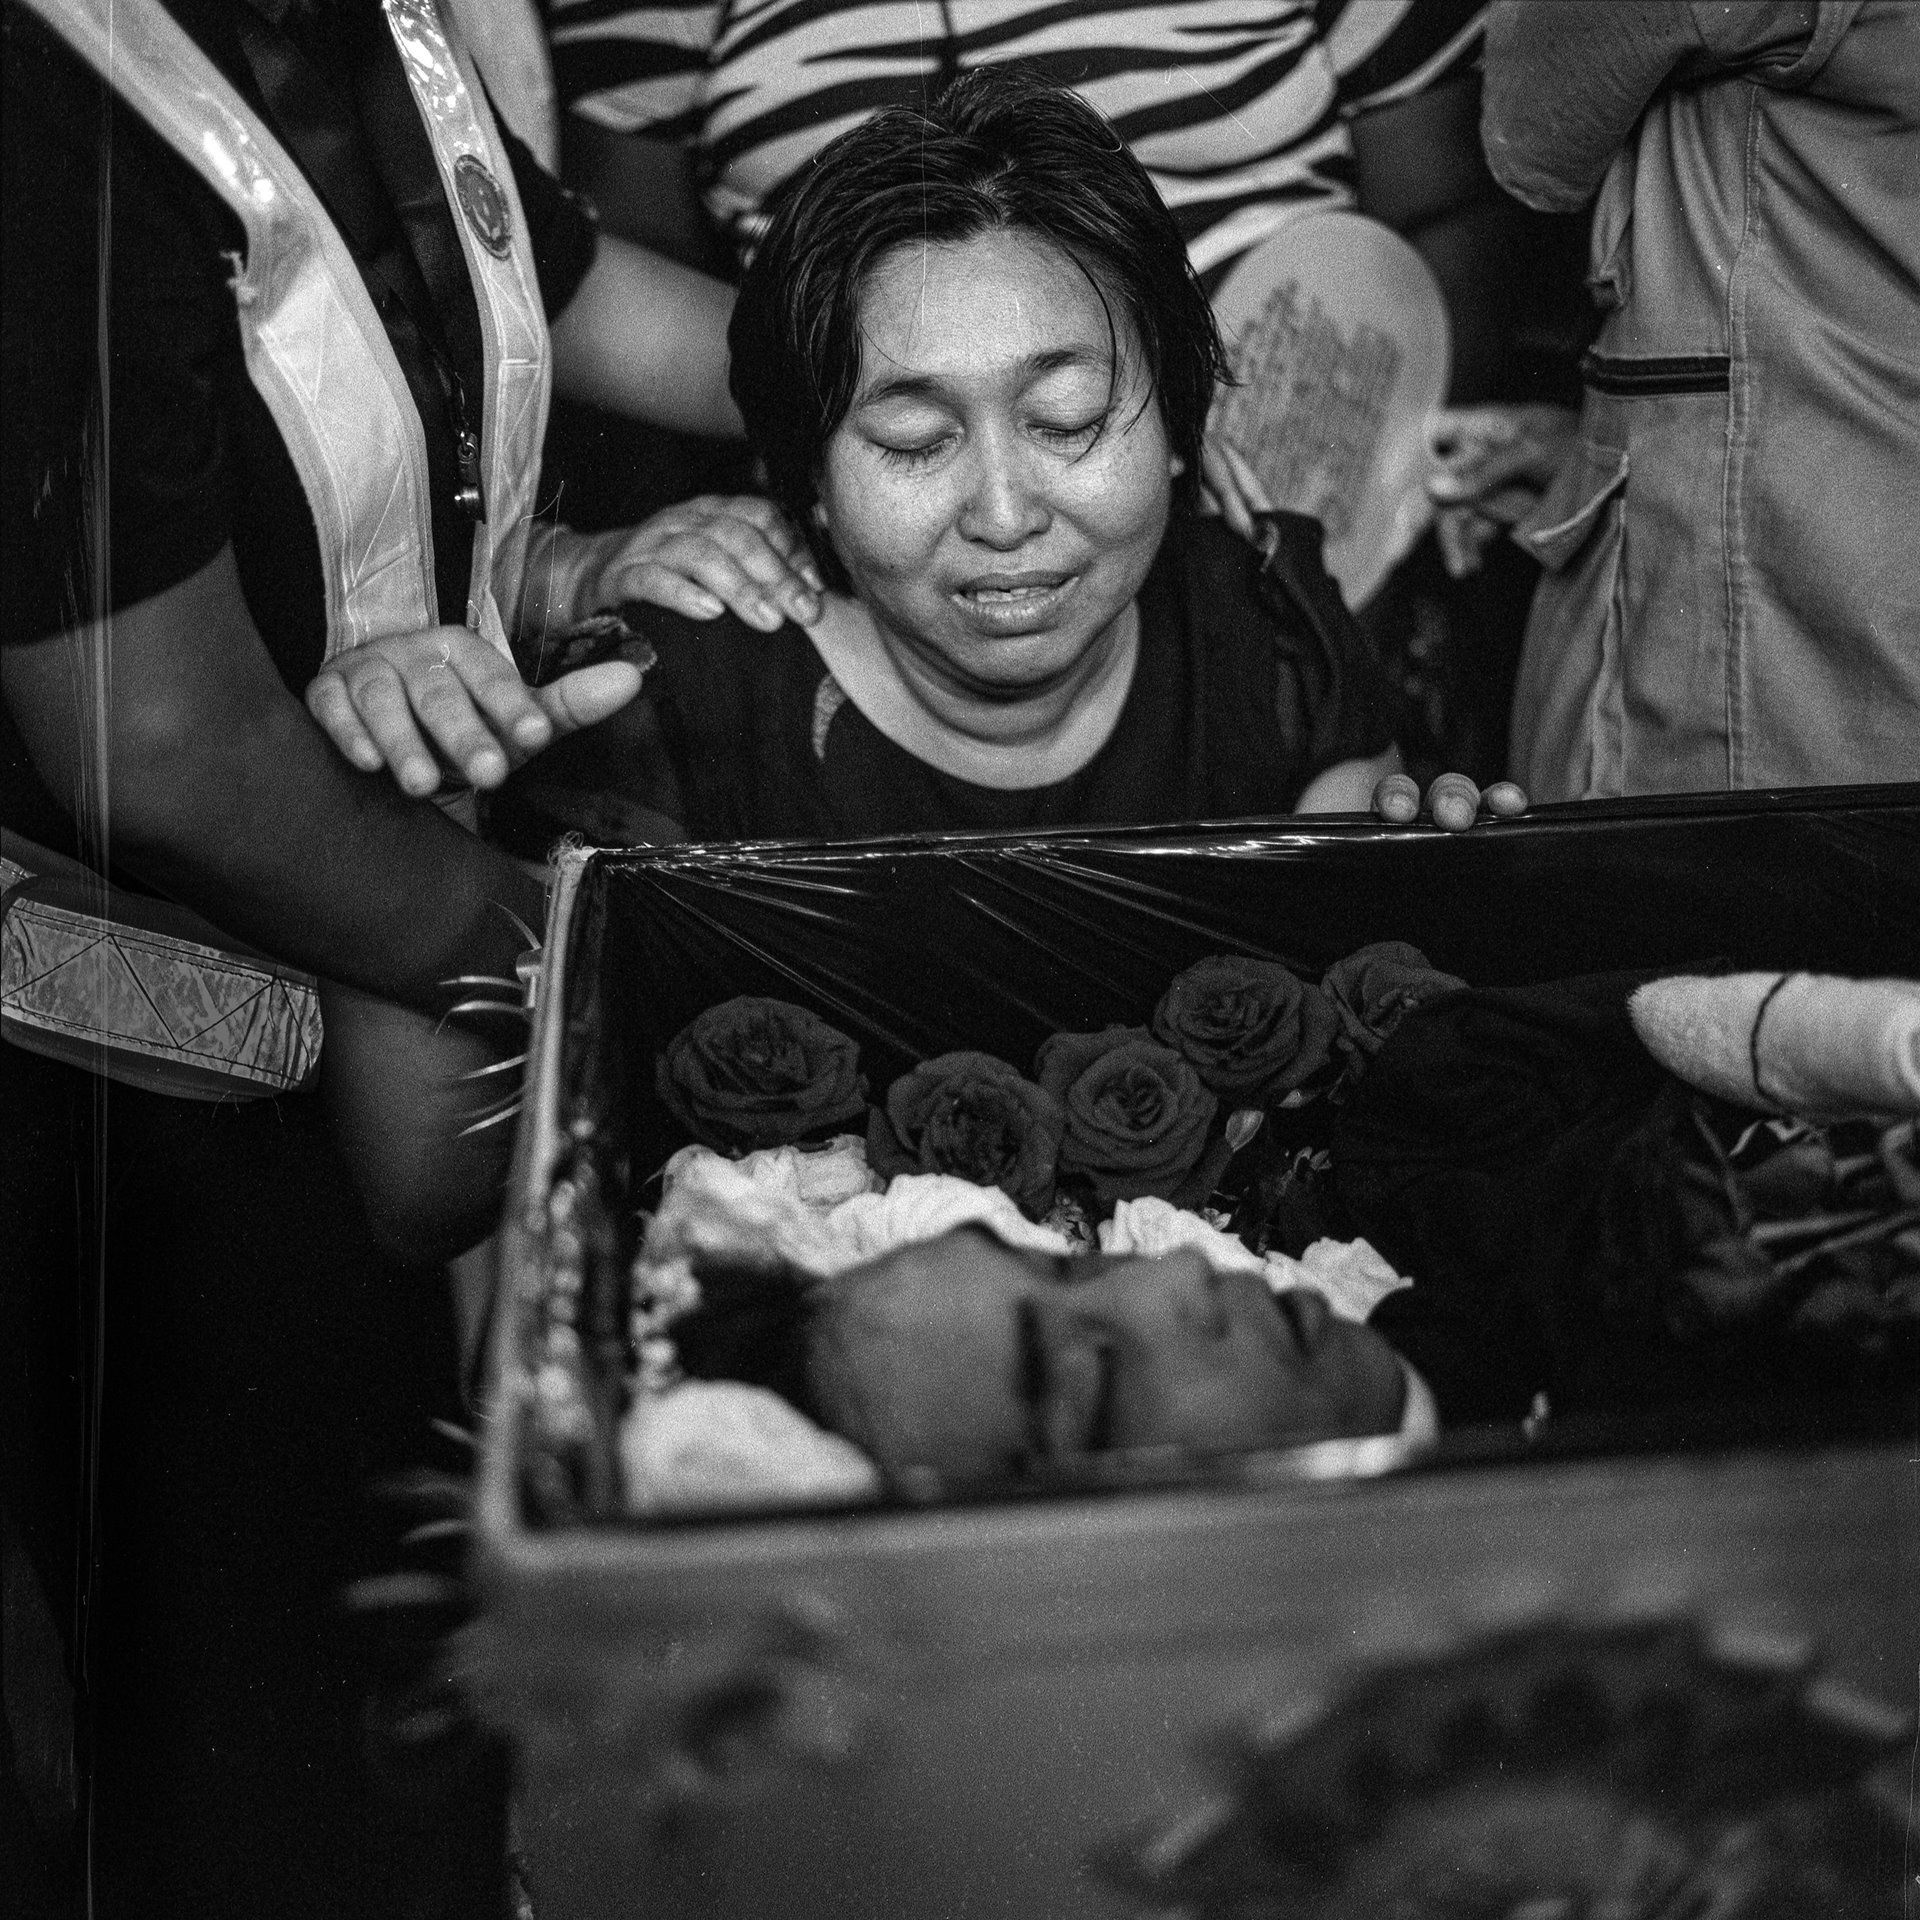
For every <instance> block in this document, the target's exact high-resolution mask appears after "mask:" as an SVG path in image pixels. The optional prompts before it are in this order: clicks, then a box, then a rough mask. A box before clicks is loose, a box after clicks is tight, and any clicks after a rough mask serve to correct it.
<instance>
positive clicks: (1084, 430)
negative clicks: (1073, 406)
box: [1032, 413, 1107, 448]
mask: <svg viewBox="0 0 1920 1920" xmlns="http://www.w3.org/2000/svg"><path fill="white" fill-rule="evenodd" d="M1106 425H1107V415H1106V414H1105V413H1097V414H1095V415H1094V417H1093V418H1092V419H1091V420H1083V421H1081V422H1080V423H1079V425H1077V426H1063V425H1060V424H1059V423H1057V422H1054V421H1050V420H1036V421H1035V422H1034V423H1033V429H1032V430H1033V432H1034V433H1035V435H1037V436H1038V437H1039V438H1040V439H1042V440H1044V441H1046V442H1047V443H1048V444H1049V445H1052V446H1057V447H1069V448H1084V447H1090V446H1092V445H1093V443H1094V442H1095V441H1096V440H1098V439H1099V438H1100V436H1101V434H1102V433H1103V432H1105V430H1106Z"/></svg>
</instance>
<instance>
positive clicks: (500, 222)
mask: <svg viewBox="0 0 1920 1920" xmlns="http://www.w3.org/2000/svg"><path fill="white" fill-rule="evenodd" d="M453 185H454V191H455V192H456V193H458V194H459V196H460V211H461V212H462V213H464V214H465V215H466V216H467V225H468V226H470V227H471V228H472V229H473V230H474V232H475V233H476V234H477V235H478V236H479V239H480V244H481V245H482V246H483V247H485V248H486V250H487V251H488V252H489V253H490V254H492V255H493V256H494V257H495V258H496V259H500V260H504V259H505V258H506V257H507V249H508V248H509V247H511V246H512V245H513V215H512V213H511V212H510V211H509V209H508V207H507V196H506V193H505V191H504V190H503V189H502V188H501V185H500V182H499V181H498V180H496V179H495V178H494V177H493V175H492V174H491V173H489V172H488V171H487V164H486V162H485V161H484V160H482V159H480V158H479V157H478V155H476V154H471V153H463V154H462V155H461V156H460V158H459V159H458V160H456V161H455V162H454V163H453Z"/></svg>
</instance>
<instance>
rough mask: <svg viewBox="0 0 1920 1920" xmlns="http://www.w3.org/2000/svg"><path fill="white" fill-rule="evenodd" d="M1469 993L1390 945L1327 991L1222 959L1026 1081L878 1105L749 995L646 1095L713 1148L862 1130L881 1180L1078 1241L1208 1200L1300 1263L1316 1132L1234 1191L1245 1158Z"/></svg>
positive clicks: (817, 1028) (903, 1087)
mask: <svg viewBox="0 0 1920 1920" xmlns="http://www.w3.org/2000/svg"><path fill="white" fill-rule="evenodd" d="M1464 985H1465V982H1463V981H1460V980H1457V979H1456V978H1454V976H1452V975H1451V974H1446V973H1442V972H1440V971H1438V970H1437V969H1436V968H1434V967H1431V966H1429V965H1428V964H1427V961H1426V958H1425V956H1424V955H1422V954H1421V953H1420V952H1419V951H1418V950H1417V949H1416V948H1413V947H1410V946H1407V945H1406V944H1405V943H1404V942H1399V941H1385V942H1381V943H1378V944H1376V945H1373V946H1368V947H1363V948H1361V949H1360V950H1359V951H1358V952H1357V953H1353V954H1350V955H1348V956H1347V958H1346V959H1344V960H1342V961H1341V962H1340V963H1339V964H1338V965H1337V966H1335V967H1333V968H1331V969H1329V970H1328V972H1327V974H1326V975H1325V976H1324V978H1323V979H1321V980H1320V981H1318V982H1314V981H1311V980H1306V979H1303V978H1301V977H1300V976H1299V975H1298V974H1296V973H1295V972H1293V971H1292V969H1290V968H1288V967H1284V966H1282V965H1280V964H1279V963H1278V962H1276V961H1271V960H1261V959H1252V958H1248V957H1246V956H1243V955H1236V954H1216V955H1212V956H1209V957H1207V958H1205V959H1202V960H1200V961H1197V962H1196V963H1195V964H1194V965H1192V966H1190V967H1188V968H1187V969H1186V970H1185V971H1184V972H1182V973H1180V974H1179V975H1177V976H1176V977H1175V978H1174V979H1173V980H1172V981H1170V982H1169V983H1168V985H1167V988H1166V990H1165V992H1164V993H1162V995H1161V996H1160V999H1159V1001H1158V1003H1157V1004H1156V1005H1155V1006H1154V1007H1153V1009H1152V1010H1151V1013H1150V1015H1149V1017H1148V1020H1147V1022H1146V1023H1145V1024H1142V1025H1138V1026H1124V1025H1115V1026H1110V1027H1106V1028H1104V1029H1102V1030H1100V1031H1099V1032H1094V1033H1056V1034H1053V1035H1051V1036H1050V1037H1049V1038H1048V1039H1046V1040H1045V1041H1044V1042H1043V1043H1042V1044H1041V1046H1040V1049H1039V1051H1038V1053H1037V1055H1036V1056H1035V1058H1034V1060H1033V1062H1032V1064H1031V1070H1030V1072H1022V1071H1021V1069H1020V1067H1019V1066H1017V1065H1015V1064H1014V1063H1013V1062H1010V1061H1007V1060H1002V1059H1000V1058H998V1057H996V1056H995V1055H992V1054H988V1053H981V1052H975V1051H960V1052H954V1053H945V1054H940V1055H938V1056H936V1057H934V1058H932V1059H928V1060H923V1061H921V1062H920V1063H919V1064H918V1065H916V1066H914V1067H913V1068H912V1069H910V1070H909V1071H908V1072H906V1073H904V1074H902V1075H900V1076H899V1077H898V1078H897V1079H896V1080H894V1081H893V1083H892V1084H891V1085H890V1086H889V1087H888V1088H887V1089H886V1091H885V1094H884V1096H883V1097H882V1098H881V1099H880V1100H878V1101H876V1102H871V1103H870V1101H869V1095H868V1083H867V1079H866V1076H865V1075H864V1074H863V1073H862V1072H861V1070H860V1058H859V1048H858V1046H857V1045H856V1043H855V1042H854V1041H853V1040H852V1039H851V1038H850V1037H849V1036H848V1035H846V1034H844V1033H842V1032H840V1031H839V1030H838V1029H837V1028H835V1027H833V1026H831V1025H830V1024H829V1023H828V1022H827V1021H825V1020H823V1019H821V1018H820V1017H819V1016H818V1015H817V1014H814V1013H811V1012H809V1011H807V1010H806V1009H805V1008H803V1007H797V1006H792V1005H790V1004H788V1003H787V1002H785V1001H781V1000H775V999H765V998H755V997H742V998H738V999H733V1000H728V1001H725V1002H723V1003H722V1004H721V1005H719V1006H716V1007H711V1008H709V1009H708V1010H707V1011H706V1012H704V1013H702V1014H700V1015H699V1016H698V1017H697V1018H696V1019H695V1020H693V1021H692V1022H691V1023H689V1025H688V1026H686V1027H685V1028H684V1029H682V1031H681V1032H680V1033H678V1034H677V1035H675V1036H674V1038H673V1040H672V1041H671V1042H670V1043H669V1044H668V1046H667V1047H666V1049H665V1051H664V1052H663V1053H662V1054H661V1056H660V1059H659V1061H658V1063H657V1067H656V1075H655V1085H656V1088H657V1090H658V1092H659V1095H660V1098H661V1100H662V1102H663V1103H664V1104H665V1105H666V1107H667V1109H668V1111H669V1112H670V1113H671V1114H672V1115H673V1116H674V1118H675V1119H676V1120H678V1121H679V1122H680V1123H681V1125H682V1126H684V1127H685V1128H686V1130H687V1132H688V1134H689V1135H690V1136H691V1137H692V1138H693V1140H695V1141H696V1142H698V1143H699V1144H700V1145H702V1146H705V1147H708V1148H711V1149H714V1150H715V1151H718V1152H721V1153H726V1154H731V1155H734V1156H739V1155H742V1154H752V1153H755V1152H762V1151H766V1150H769V1149H775V1148H783V1147H789V1146H797V1145H801V1144H803V1143H805V1142H807V1141H810V1140H814V1141H817V1140H820V1139H823V1138H825V1137H826V1136H828V1135H832V1134H836V1133H838V1132H840V1131H842V1130H843V1129H848V1128H852V1127H856V1126H861V1125H862V1124H863V1125H864V1132H863V1134H862V1136H861V1137H862V1138H863V1140H864V1149H865V1153H864V1160H865V1167H866V1168H867V1169H870V1171H871V1173H872V1175H874V1176H876V1177H877V1178H878V1179H879V1180H881V1181H886V1180H891V1179H895V1178H898V1177H900V1176H903V1175H926V1174H939V1175H948V1176H954V1177H957V1178H959V1179H962V1180H966V1181H970V1182H972V1183H973V1184H974V1185H976V1186H982V1187H994V1188H998V1189H999V1190H1000V1191H1001V1192H1002V1193H1004V1194H1005V1195H1006V1196H1007V1198H1008V1199H1010V1200H1011V1201H1012V1202H1013V1203H1014V1205H1015V1206H1016V1207H1018V1208H1019V1210H1020V1211H1021V1213H1022V1214H1024V1215H1025V1216H1026V1217H1027V1218H1028V1219H1030V1220H1035V1221H1046V1222H1049V1223H1051V1224H1053V1225H1055V1226H1057V1227H1059V1228H1061V1229H1062V1230H1063V1231H1065V1232H1066V1233H1067V1234H1068V1236H1069V1238H1070V1239H1071V1240H1073V1241H1075V1242H1076V1243H1078V1244H1081V1245H1083V1246H1090V1245H1092V1244H1094V1241H1095V1229H1096V1227H1097V1226H1098V1225H1099V1224H1100V1223H1102V1222H1106V1221H1109V1220H1110V1219H1111V1217H1112V1216H1113V1214H1114V1211H1115V1209H1116V1208H1117V1207H1121V1206H1124V1205H1125V1204H1126V1203H1128V1202H1131V1201H1139V1200H1148V1199H1151V1200H1155V1201H1164V1202H1168V1203H1171V1204H1172V1205H1174V1206H1176V1207H1178V1208H1181V1209H1184V1210H1186V1211H1189V1212H1194V1213H1195V1215H1196V1218H1197V1217H1199V1215H1200V1212H1201V1211H1202V1210H1206V1209H1209V1206H1210V1203H1212V1205H1211V1214H1210V1217H1211V1218H1212V1219H1213V1220H1215V1221H1216V1222H1217V1223H1219V1224H1225V1222H1226V1220H1227V1219H1228V1217H1229V1216H1232V1218H1233V1224H1234V1226H1235V1228H1236V1230H1237V1231H1238V1232H1239V1233H1240V1235H1241V1238H1242V1240H1243V1242H1244V1243H1245V1244H1246V1245H1247V1246H1248V1248H1249V1249H1250V1251H1252V1252H1253V1253H1255V1254H1256V1255H1258V1254H1264V1253H1265V1252H1266V1251H1268V1249H1269V1247H1270V1246H1275V1247H1278V1248H1279V1249H1280V1250H1281V1251H1283V1252H1288V1253H1298V1252H1299V1251H1300V1250H1301V1249H1302V1247H1303V1246H1304V1245H1305V1244H1307V1243H1308V1242H1310V1241H1311V1240H1312V1239H1313V1238H1315V1237H1316V1236H1315V1235H1314V1234H1313V1233H1312V1232H1311V1231H1309V1229H1310V1228H1311V1227H1312V1225H1313V1224H1314V1215H1313V1212H1312V1208H1311V1206H1310V1204H1307V1199H1306V1197H1307V1196H1308V1195H1309V1194H1310V1192H1311V1190H1312V1189H1313V1187H1314V1186H1315V1183H1316V1182H1317V1181H1319V1180H1321V1179H1322V1178H1323V1176H1324V1174H1325V1171H1326V1164H1325V1156H1324V1154H1322V1153H1318V1152H1317V1151H1316V1149H1315V1148H1314V1147H1313V1146H1312V1144H1311V1143H1310V1141H1309V1140H1308V1138H1307V1134H1308V1133H1310V1132H1311V1129H1306V1130H1304V1131H1303V1129H1302V1127H1301V1126H1299V1125H1297V1124H1296V1125H1293V1126H1290V1127H1288V1128H1285V1129H1281V1128H1278V1127H1276V1128H1273V1129H1270V1130H1269V1131H1270V1133H1271V1135H1272V1138H1271V1140H1270V1141H1269V1143H1268V1146H1267V1148H1266V1149H1265V1150H1264V1151H1263V1152H1262V1153H1258V1154H1255V1155H1253V1156H1250V1157H1249V1158H1248V1159H1247V1160H1246V1162H1245V1170H1244V1174H1243V1177H1241V1178H1240V1179H1238V1180H1237V1181H1236V1180H1230V1179H1229V1178H1228V1176H1229V1173H1230V1170H1231V1169H1232V1168H1233V1165H1234V1162H1235V1160H1236V1156H1239V1155H1241V1151H1242V1149H1243V1148H1245V1147H1246V1146H1247V1145H1248V1143H1249V1142H1250V1141H1252V1140H1253V1139H1254V1138H1255V1137H1256V1136H1257V1135H1259V1134H1260V1133H1261V1131H1262V1129H1263V1127H1264V1126H1265V1125H1266V1123H1267V1122H1268V1120H1269V1119H1271V1118H1273V1117H1274V1116H1276V1115H1279V1114H1283V1113H1284V1114H1290V1115H1295V1116H1298V1115H1300V1114H1302V1113H1311V1112H1314V1111H1316V1110H1318V1111H1325V1110H1329V1109H1331V1108H1332V1107H1334V1106H1337V1105H1338V1103H1339V1102H1340V1101H1341V1099H1342V1098H1343V1097H1344V1095H1345V1092H1346V1090H1347V1089H1348V1088H1350V1087H1351V1086H1352V1084H1353V1083H1354V1081H1355V1080H1356V1079H1357V1077H1358V1076H1359V1075H1360V1074H1362V1073H1364V1072H1365V1071H1366V1068H1367V1065H1368V1063H1369V1061H1370V1060H1371V1058H1372V1056H1373V1054H1374V1053H1375V1052H1376V1051H1377V1050H1378V1048H1379V1046H1380V1045H1381V1043H1382V1041H1383V1040H1384V1039H1385V1038H1386V1037H1387V1035H1388V1034H1390V1033H1391V1032H1392V1031H1393V1029H1394V1028H1395V1027H1396V1026H1397V1025H1398V1024H1399V1022H1400V1021H1401V1020H1402V1019H1404V1018H1405V1016H1406V1015H1407V1014H1408V1013H1409V1012H1410V1011H1412V1010H1413V1009H1414V1008H1415V1007H1418V1006H1422V1005H1425V1004H1426V1003H1427V1002H1429V1001H1431V1000H1433V999H1435V998H1437V997H1439V996H1440V995H1442V994H1445V993H1448V992H1452V991H1455V990H1457V989H1459V988H1462V987H1463V986H1464ZM1283 1135H1284V1137H1282V1136H1283ZM843 1197H844V1196H843Z"/></svg>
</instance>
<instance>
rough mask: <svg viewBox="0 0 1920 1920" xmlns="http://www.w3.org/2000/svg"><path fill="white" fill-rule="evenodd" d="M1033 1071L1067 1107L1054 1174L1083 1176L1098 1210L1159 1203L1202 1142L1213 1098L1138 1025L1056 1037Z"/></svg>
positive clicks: (1186, 1169)
mask: <svg viewBox="0 0 1920 1920" xmlns="http://www.w3.org/2000/svg"><path fill="white" fill-rule="evenodd" d="M1034 1072H1035V1074H1036V1075H1037V1076H1038V1078H1039V1081H1040V1084H1041V1086H1043V1087H1044V1088H1045V1089H1046V1090H1047V1092H1049V1093H1050V1094H1052V1095H1053V1097H1054V1098H1055V1099H1056V1100H1058V1101H1059V1102H1060V1104H1061V1105H1062V1106H1063V1107H1064V1108H1065V1109H1066V1115H1067V1129H1066V1134H1065V1137H1064V1138H1063V1139H1062V1141H1061V1143H1060V1170H1061V1171H1062V1172H1063V1173H1083V1174H1085V1175H1086V1176H1087V1177H1088V1179H1090V1180H1091V1181H1092V1182H1093V1190H1094V1192H1095V1193H1096V1194H1098V1195H1099V1197H1100V1202H1101V1204H1102V1205H1103V1206H1111V1205H1112V1204H1113V1202H1114V1201H1116V1200H1138V1199H1140V1198H1141V1197H1142V1196H1143V1195H1145V1194H1149V1193H1150V1194H1155V1195H1157V1196H1158V1197H1159V1198H1160V1199H1163V1200H1164V1199H1166V1198H1167V1197H1168V1196H1170V1195H1171V1194H1172V1193H1173V1191H1174V1190H1175V1188H1177V1187H1178V1186H1179V1185H1180V1184H1181V1182H1182V1181H1184V1180H1185V1179H1186V1177H1187V1175H1188V1174H1189V1173H1191V1172H1192V1171H1193V1169H1194V1166H1195V1165H1196V1164H1197V1163H1198V1161H1199V1159H1200V1155H1201V1153H1202V1152H1203V1151H1204V1149H1205V1147H1206V1144H1207V1129H1208V1127H1209V1126H1210V1125H1211V1124H1212V1122H1213V1113H1214V1106H1215V1101H1214V1097H1213V1095H1212V1094H1210V1093H1209V1092H1208V1091H1207V1090H1206V1088H1205V1087H1204V1086H1202V1085H1201V1084H1200V1076H1199V1075H1198V1074H1197V1073H1195V1072H1194V1070H1193V1069H1192V1068H1191V1067H1190V1066H1188V1065H1187V1063H1186V1062H1185V1061H1184V1060H1182V1059H1181V1058H1180V1056H1179V1055H1178V1054H1177V1053H1175V1052H1174V1051H1173V1049H1172V1048H1171V1047H1163V1046H1160V1045H1158V1044H1157V1043H1156V1042H1155V1040H1154V1038H1153V1036H1152V1035H1151V1034H1150V1033H1148V1032H1147V1030H1146V1028H1144V1027H1109V1028H1108V1029H1107V1030H1106V1032H1104V1033H1056V1034H1055V1035H1054V1036H1053V1038H1052V1039H1051V1040H1049V1041H1047V1043H1046V1044H1045V1045H1044V1046H1043V1047H1042V1048H1041V1049H1040V1057H1039V1059H1038V1060H1037V1061H1036V1062H1035V1063H1034Z"/></svg>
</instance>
